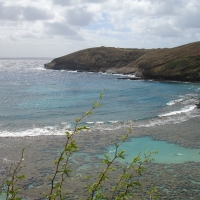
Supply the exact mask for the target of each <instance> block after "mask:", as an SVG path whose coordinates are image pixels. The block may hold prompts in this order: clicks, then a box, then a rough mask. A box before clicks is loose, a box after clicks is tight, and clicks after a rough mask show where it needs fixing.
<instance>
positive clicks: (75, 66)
mask: <svg viewBox="0 0 200 200" xmlns="http://www.w3.org/2000/svg"><path fill="white" fill-rule="evenodd" d="M45 68H46V69H55V70H60V69H64V70H78V71H92V72H108V73H121V74H135V75H136V76H138V77H141V78H143V79H158V80H177V81H200V42H195V43H190V44H186V45H182V46H179V47H175V48H164V49H123V48H114V47H96V48H89V49H85V50H81V51H77V52H74V53H71V54H68V55H66V56H63V57H60V58H56V59H54V60H52V61H51V62H50V63H48V64H45Z"/></svg>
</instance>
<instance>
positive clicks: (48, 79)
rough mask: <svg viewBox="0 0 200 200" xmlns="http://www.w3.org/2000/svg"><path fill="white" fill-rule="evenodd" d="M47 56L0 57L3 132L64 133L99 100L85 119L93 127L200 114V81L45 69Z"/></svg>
mask: <svg viewBox="0 0 200 200" xmlns="http://www.w3.org/2000/svg"><path fill="white" fill-rule="evenodd" d="M51 60H52V59H47V58H1V59H0V137H23V136H37V135H62V134H64V132H65V130H70V129H72V128H73V125H74V122H75V118H77V117H80V116H81V115H82V113H83V112H84V111H87V110H88V109H90V107H91V106H92V104H93V102H94V101H95V100H98V97H99V94H100V92H101V91H102V90H103V89H105V92H104V95H103V100H102V104H103V106H102V107H100V108H98V109H96V110H95V111H94V114H93V115H92V116H90V117H88V118H86V119H84V120H83V123H84V124H87V125H90V126H91V127H92V128H93V129H95V128H97V129H105V130H107V129H117V128H120V127H121V126H123V125H124V122H127V121H129V120H133V121H134V126H155V125H160V124H166V123H179V122H182V121H186V120H188V119H190V118H192V117H196V116H200V111H199V110H198V109H197V108H196V106H195V104H196V103H197V102H198V98H200V84H198V83H180V82H159V81H144V80H136V81H133V80H120V79H118V78H120V77H122V75H112V74H103V73H86V72H76V71H63V70H62V71H57V70H45V69H44V64H45V63H48V62H50V61H51Z"/></svg>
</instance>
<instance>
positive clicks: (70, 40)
mask: <svg viewBox="0 0 200 200" xmlns="http://www.w3.org/2000/svg"><path fill="white" fill-rule="evenodd" d="M199 11H200V1H199V0H34V1H33V0H18V1H13V0H6V1H5V0H0V57H17V56H20V57H26V56H29V57H38V56H40V57H53V58H54V57H58V56H63V55H66V54H69V53H72V52H74V51H77V50H80V49H85V48H90V47H96V46H113V47H124V48H165V47H175V46H179V45H183V44H186V43H190V42H195V41H199V40H200V22H199V19H200V12H199Z"/></svg>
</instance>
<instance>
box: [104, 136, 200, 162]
mask: <svg viewBox="0 0 200 200" xmlns="http://www.w3.org/2000/svg"><path fill="white" fill-rule="evenodd" d="M156 149H157V150H158V154H154V155H152V156H151V157H152V158H153V159H154V161H153V162H155V163H163V164H170V163H184V162H187V161H194V162H200V149H189V148H184V147H181V146H178V145H175V144H171V143H168V142H165V141H155V140H152V139H151V138H150V137H141V138H132V139H130V141H127V142H124V143H123V144H122V145H121V147H120V148H119V151H120V150H125V151H126V152H125V157H126V159H125V160H121V161H122V162H127V161H128V162H131V160H132V159H133V158H134V157H136V156H137V155H138V154H139V153H140V152H141V156H142V155H143V154H144V153H147V152H148V151H151V152H153V151H155V150H156ZM114 152H115V146H114V145H111V146H109V147H108V148H107V154H108V155H110V156H113V155H114ZM142 157H143V156H142Z"/></svg>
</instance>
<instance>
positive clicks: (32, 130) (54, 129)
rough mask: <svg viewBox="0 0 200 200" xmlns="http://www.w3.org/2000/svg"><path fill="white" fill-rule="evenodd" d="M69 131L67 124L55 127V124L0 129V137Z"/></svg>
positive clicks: (31, 135)
mask: <svg viewBox="0 0 200 200" xmlns="http://www.w3.org/2000/svg"><path fill="white" fill-rule="evenodd" d="M66 131H68V132H71V130H70V128H69V126H66V127H64V128H57V127H55V126H46V127H43V128H38V127H33V128H29V129H26V130H22V131H1V132H0V137H33V136H45V135H46V136H48V135H57V136H58V135H64V134H65V132H66Z"/></svg>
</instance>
